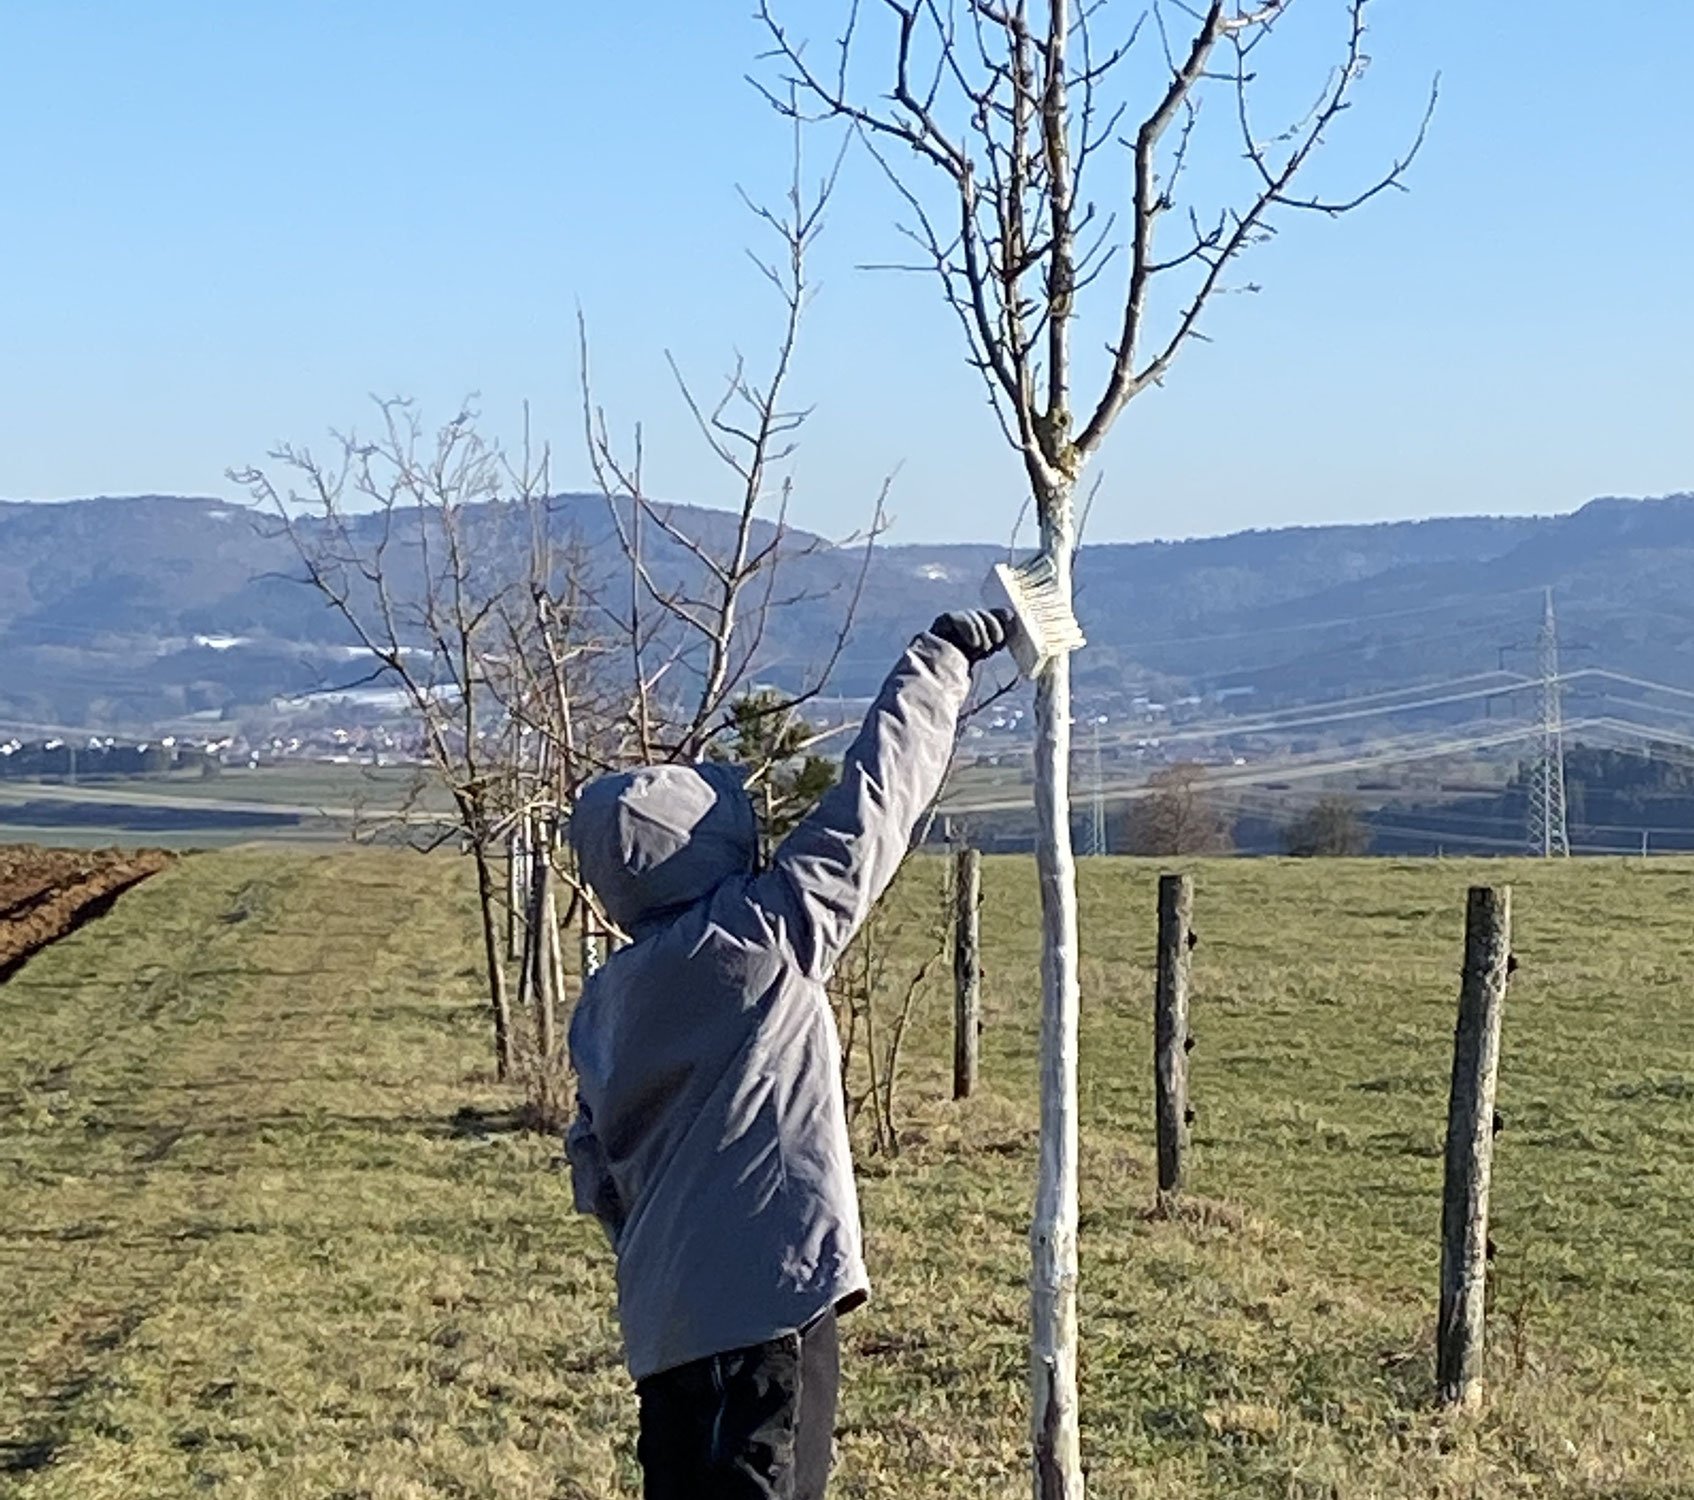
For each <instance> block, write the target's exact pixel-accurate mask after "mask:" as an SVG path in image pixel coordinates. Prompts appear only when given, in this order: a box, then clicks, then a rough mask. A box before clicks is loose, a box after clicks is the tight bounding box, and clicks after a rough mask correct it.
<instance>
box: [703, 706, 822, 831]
mask: <svg viewBox="0 0 1694 1500" xmlns="http://www.w3.org/2000/svg"><path fill="white" fill-rule="evenodd" d="M728 728H729V731H730V733H729V737H728V738H727V740H721V741H718V742H716V743H715V744H714V745H713V747H712V749H711V751H710V752H709V753H710V754H711V755H712V757H713V758H714V759H717V760H724V761H729V762H731V763H733V764H735V765H741V766H745V767H747V792H748V795H749V796H751V797H752V799H753V806H754V808H755V810H756V811H757V812H758V815H759V837H760V841H761V843H762V844H763V846H764V849H765V851H766V852H767V853H768V852H769V851H770V849H772V848H773V847H774V846H775V845H777V844H778V843H780V842H781V841H782V839H783V837H784V835H786V834H787V833H788V831H789V830H790V829H791V828H793V827H794V825H795V824H796V823H798V822H799V821H800V819H801V818H803V817H805V815H806V814H807V813H808V812H809V811H811V808H812V805H813V804H814V803H815V802H816V801H817V800H818V798H819V797H821V796H823V794H824V793H825V792H827V791H828V790H829V789H830V788H831V787H832V786H834V785H835V779H836V777H837V775H838V774H839V771H838V768H837V766H836V763H835V762H834V761H833V760H831V759H830V758H829V757H828V756H827V755H819V754H817V753H816V752H815V751H814V750H813V749H812V746H813V745H815V744H816V743H817V740H818V730H817V727H816V726H815V725H812V724H809V723H807V722H806V720H805V719H803V718H801V717H800V715H799V714H798V713H796V712H795V710H794V708H793V707H792V706H791V705H790V704H789V703H788V701H787V699H786V698H784V697H783V695H782V694H781V693H778V692H776V691H775V690H774V689H771V688H757V689H754V690H753V691H751V692H747V693H743V694H742V695H741V696H740V697H739V698H737V699H735V700H734V701H733V702H732V703H731V704H730V705H729V724H728Z"/></svg>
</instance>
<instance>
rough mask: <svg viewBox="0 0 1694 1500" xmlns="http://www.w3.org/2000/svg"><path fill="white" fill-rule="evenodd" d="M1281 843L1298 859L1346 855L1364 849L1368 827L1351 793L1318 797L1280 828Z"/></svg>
mask: <svg viewBox="0 0 1694 1500" xmlns="http://www.w3.org/2000/svg"><path fill="white" fill-rule="evenodd" d="M1282 847H1283V851H1284V852H1285V853H1287V854H1292V855H1294V856H1295V857H1296V858H1298V859H1314V858H1325V857H1327V858H1332V859H1346V858H1350V857H1353V856H1355V855H1360V854H1365V853H1368V852H1369V850H1370V829H1369V828H1368V827H1367V826H1366V825H1365V820H1364V819H1363V818H1362V817H1361V816H1360V815H1359V804H1358V803H1357V802H1355V801H1354V800H1353V799H1352V798H1351V797H1348V796H1345V795H1342V794H1339V793H1337V794H1335V795H1333V796H1328V797H1320V798H1318V800H1317V801H1316V802H1314V803H1313V804H1312V805H1311V806H1310V807H1308V808H1307V809H1306V810H1305V811H1304V812H1303V813H1300V814H1299V815H1298V816H1296V817H1294V818H1292V819H1290V820H1289V822H1288V823H1287V825H1286V826H1285V827H1284V828H1283V830H1282Z"/></svg>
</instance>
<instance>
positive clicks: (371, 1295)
mask: <svg viewBox="0 0 1694 1500" xmlns="http://www.w3.org/2000/svg"><path fill="white" fill-rule="evenodd" d="M1083 873H1084V881H1083V897H1084V930H1085V934H1086V937H1085V954H1084V962H1085V974H1084V977H1085V986H1086V999H1085V1017H1084V1059H1085V1063H1084V1075H1083V1104H1084V1131H1083V1156H1084V1174H1085V1176H1084V1192H1083V1202H1084V1215H1083V1225H1082V1249H1083V1293H1082V1309H1083V1340H1084V1362H1083V1384H1084V1398H1085V1434H1084V1446H1085V1454H1086V1458H1087V1462H1088V1465H1089V1468H1090V1471H1091V1484H1092V1487H1093V1492H1094V1493H1095V1494H1097V1495H1101V1496H1119V1495H1122V1496H1148V1497H1152V1496H1171V1497H1174V1496H1178V1495H1181V1496H1218V1497H1222V1496H1249V1495H1251V1496H1272V1495H1275V1496H1287V1495H1292V1496H1330V1495H1334V1496H1345V1497H1352V1496H1374V1495H1381V1496H1407V1497H1409V1496H1429V1495H1443V1496H1446V1495H1451V1496H1461V1495H1463V1496H1482V1497H1505V1496H1520V1495H1521V1496H1531V1495H1536V1496H1540V1495H1591V1496H1601V1495H1606V1496H1623V1495H1628V1496H1634V1497H1641V1500H1645V1497H1649V1496H1670V1495H1681V1494H1694V1418H1691V1416H1690V1408H1691V1407H1694V1356H1691V1354H1690V1352H1689V1351H1690V1349H1691V1348H1694V1256H1690V1254H1689V1253H1688V1248H1687V1227H1686V1226H1687V1223H1688V1218H1689V1215H1690V1212H1691V1211H1694V1027H1691V1026H1690V1024H1689V1023H1690V1019H1691V1018H1690V1014H1689V1012H1690V1009H1691V1005H1690V998H1689V982H1688V978H1687V975H1688V970H1689V965H1688V962H1687V960H1688V958H1689V956H1690V951H1691V949H1694V934H1691V933H1690V931H1689V926H1688V923H1687V921H1686V915H1685V914H1686V913H1687V912H1688V910H1689V904H1690V898H1691V897H1694V864H1689V863H1682V862H1672V861H1664V862H1659V861H1655V862H1653V863H1651V864H1650V865H1647V866H1641V865H1640V864H1638V863H1637V864H1632V865H1625V864H1622V863H1617V864H1597V863H1589V862H1582V863H1576V864H1570V865H1562V866H1544V865H1534V866H1530V865H1507V864H1499V863H1490V864H1486V865H1483V864H1478V865H1466V864H1461V863H1456V862H1429V863H1423V864H1387V863H1382V862H1358V863H1329V862H1319V863H1312V864H1303V865H1302V864H1284V863H1271V862H1240V863H1220V864H1203V865H1200V866H1197V867H1196V876H1197V913H1196V925H1197V927H1198V929H1199V931H1200V933H1201V939H1202V941H1201V945H1200V948H1199V950H1198V952H1197V954H1196V964H1195V998H1194V1025H1195V1030H1196V1033H1197V1035H1198V1037H1199V1044H1198V1047H1197V1049H1196V1051H1195V1053H1194V1057H1193V1070H1194V1077H1193V1086H1194V1096H1195V1103H1196V1106H1197V1109H1198V1111H1199V1117H1198V1120H1197V1122H1196V1132H1197V1134H1196V1143H1195V1149H1194V1154H1193V1160H1192V1181H1193V1197H1192V1198H1191V1200H1190V1202H1189V1204H1188V1206H1187V1207H1186V1208H1185V1209H1184V1210H1183V1211H1181V1212H1179V1213H1177V1214H1175V1215H1173V1216H1169V1217H1165V1218H1159V1217H1156V1216H1152V1215H1150V1214H1149V1213H1148V1210H1149V1208H1150V1206H1151V1202H1152V1198H1153V1193H1152V1187H1151V1175H1150V1160H1149V1151H1148V1149H1147V1147H1148V1143H1147V1134H1148V1132H1147V1128H1146V1121H1147V1120H1148V1118H1149V1116H1150V1080H1151V1065H1150V1057H1149V1038H1148V1029H1149V1028H1148V1013H1149V1008H1150V1006H1149V1002H1150V995H1151V967H1150V959H1151V950H1152V932H1151V920H1150V915H1151V912H1152V909H1153V883H1154V880H1155V877H1156V874H1157V870H1156V868H1155V867H1153V866H1151V865H1146V864H1138V863H1134V862H1128V861H1090V862H1085V865H1084V872H1083ZM464 875H465V872H464V870H463V868H462V867H461V866H460V865H459V864H458V863H456V862H454V861H452V860H451V859H445V858H436V859H422V858H416V857H410V856H405V855H398V854H387V855H384V854H336V855H328V856H306V855H283V854H276V853H248V852H241V853H230V854H218V855H206V856H200V857H196V858H194V859H190V860H188V861H185V862H183V863H182V864H181V865H179V866H178V867H177V868H175V869H173V870H171V871H169V872H167V873H166V874H164V875H162V876H159V877H156V878H155V879H154V880H153V881H151V882H149V883H148V884H147V885H145V886H143V887H141V888H140V889H138V890H137V891H135V892H134V893H132V894H131V895H129V896H128V897H126V898H125V899H124V900H123V901H122V902H120V904H119V905H118V907H117V909H116V911H115V912H114V913H113V914H112V915H111V916H110V917H108V918H107V919H105V921H104V922H102V923H100V924H98V925H96V926H94V927H91V928H89V929H86V930H84V931H83V932H81V933H79V934H77V935H75V936H74V937H72V938H71V939H69V940H67V941H66V942H64V943H62V944H60V945H58V946H57V947H56V948H54V949H52V950H49V951H48V952H47V953H46V954H44V955H42V956H41V957H39V958H38V959H36V960H35V961H34V962H32V963H31V964H30V965H29V966H28V967H27V968H26V969H24V970H23V971H22V972H21V973H20V974H19V975H17V976H16V977H15V978H14V979H13V980H12V981H11V982H10V983H9V984H8V985H7V986H5V987H4V988H3V989H0V1205H3V1209H0V1278H3V1281H4V1285H5V1286H6V1288H7V1292H6V1295H5V1296H4V1297H3V1298H0V1495H4V1494H12V1493H16V1494H18V1495H22V1496H29V1497H31V1500H36V1497H43V1500H45V1497H53V1500H62V1497H64V1500H68V1497H72V1496H75V1497H84V1496H119V1495H123V1496H132V1495H149V1496H151V1495H158V1496H175V1495H190V1494H199V1493H204V1492H212V1493H227V1494H231V1495H254V1496H301V1497H305V1496H314V1497H320V1496H321V1497H327V1496H370V1497H411V1496H436V1495H442V1496H447V1495H457V1496H477V1497H482V1496H487V1497H494V1496H501V1497H506V1496H518V1497H531V1496H533V1497H579V1500H580V1497H600V1496H617V1495H634V1494H637V1493H638V1492H639V1485H638V1477H637V1475H636V1471H635V1467H634V1461H633V1419H634V1402H633V1398H632V1396H631V1394H630V1392H629V1390H628V1388H627V1384H626V1382H625V1380H624V1378H623V1376H622V1373H621V1370H620V1368H619V1365H618V1356H617V1343H616V1330H615V1325H614V1324H613V1322H612V1318H611V1279H610V1264H609V1254H608V1252H607V1251H606V1249H605V1247H604V1245H603V1243H602V1242H601V1241H600V1239H599V1237H598V1232H597V1231H596V1230H595V1229H594V1228H593V1226H591V1225H589V1224H587V1223H585V1222H584V1221H581V1220H579V1219H576V1218H574V1217H573V1216H572V1215H571V1214H570V1212H569V1195H568V1191H567V1185H566V1183H565V1181H564V1180H563V1178H562V1176H561V1174H560V1173H559V1172H558V1171H557V1170H556V1169H555V1166H554V1163H555V1160H556V1157H557V1149H556V1147H555V1146H554V1145H553V1144H552V1143H549V1142H547V1141H544V1140H539V1139H537V1138H534V1137H529V1136H524V1135H522V1134H519V1133H516V1132H514V1131H512V1130H510V1129H508V1128H507V1125H508V1123H509V1113H508V1112H509V1111H510V1110H511V1108H512V1106H513V1104H514V1103H515V1101H514V1100H513V1099H512V1098H511V1097H509V1096H508V1095H505V1094H503V1093H502V1092H501V1091H500V1090H498V1089H497V1088H496V1087H495V1086H494V1085H493V1084H492V1083H491V1082H490V1080H489V1077H488V1073H487V1070H486V1052H487V1047H486V1042H485V1037H484V1029H483V1020H482V1014H481V1011H480V1008H479V1007H478V1005H477V1003H476V982H475V954H474V949H473V946H472V933H471V928H470V925H469V922H468V904H467V890H466V883H465V880H464ZM938 877H939V866H938V865H937V864H936V863H933V862H925V861H920V862H918V863H917V864H916V865H915V866H914V868H913V869H912V871H911V872H909V875H908V877H907V879H906V882H905V886H904V889H903V891H902V893H901V896H900V900H901V902H902V904H905V905H907V906H908V907H909V908H910V909H913V910H917V909H919V908H918V907H917V906H916V903H919V902H926V901H928V900H929V899H931V892H932V882H934V881H935V880H936V879H937V878H938ZM1477 878H1486V879H1496V880H1498V879H1511V880H1512V881H1513V882H1514V884H1515V885H1516V919H1517V942H1516V947H1517V950H1518V952H1519V954H1520V956H1521V959H1522V968H1521V969H1520V971H1519V973H1518V975H1517V977H1516V978H1515V979H1514V981H1513V988H1512V993H1511V995H1510V997H1509V1000H1508V1012H1507V1023H1506V1028H1507V1030H1506V1048H1505V1055H1506V1061H1505V1067H1504V1075H1503V1081H1502V1089H1501V1109H1502V1113H1503V1114H1504V1116H1505V1118H1506V1130H1505V1132H1504V1133H1503V1134H1502V1136H1501V1138H1500V1143H1499V1154H1498V1159H1497V1178H1496V1230H1495V1237H1496V1239H1497V1240H1498V1242H1499V1246H1500V1249H1499V1255H1498V1258H1497V1261H1496V1284H1495V1306H1496V1310H1497V1311H1496V1318H1495V1340H1494V1349H1493V1351H1492V1353H1491V1355H1490V1370H1489V1375H1490V1379H1489V1398H1488V1402H1487V1404H1486V1405H1485V1407H1484V1408H1483V1410H1482V1411H1481V1412H1479V1413H1477V1414H1474V1415H1469V1416H1464V1417H1458V1418H1444V1417H1442V1416H1441V1415H1440V1414H1439V1413H1437V1412H1436V1411H1435V1410H1434V1409H1433V1407H1432V1406H1431V1405H1430V1403H1429V1401H1428V1391H1429V1387H1430V1384H1431V1381H1432V1375H1433V1356H1432V1348H1431V1343H1432V1324H1433V1288H1434V1281H1435V1270H1436V1258H1437V1246H1436V1229H1437V1224H1438V1219H1439V1184H1440V1161H1439V1146H1440V1140H1441V1132H1442V1126H1443V1109H1444V1092H1445V1085H1446V1073H1447V1067H1448V1062H1449V1048H1450V1042H1451V1028H1452V1015H1453V1001H1454V996H1455V994H1456V986H1457V975H1458V964H1459V957H1460V938H1461V928H1462V920H1463V896H1464V887H1465V885H1466V884H1467V883H1468V882H1469V881H1471V880H1473V879H1477ZM926 886H931V891H926V890H925V887H926ZM986 900H987V909H986V913H985V938H986V946H987V951H986V960H987V967H988V974H987V981H986V990H985V1003H986V1008H987V1018H988V1030H987V1033H986V1036H985V1038H984V1041H985V1047H984V1077H985V1087H984V1089H983V1092H982V1093H981V1095H980V1096H979V1097H978V1098H976V1099H974V1100H972V1101H970V1102H969V1103H968V1104H967V1105H965V1106H963V1107H958V1106H954V1105H953V1104H952V1103H951V1102H950V1101H948V1100H947V1099H946V1098H945V1094H946V1084H947V1056H948V1052H947V1036H946V1024H947V1022H946V1007H945V1004H944V997H943V996H941V995H940V994H939V993H937V994H936V995H935V996H934V997H933V998H932V1000H931V1001H930V1003H929V1006H928V1009H927V1010H926V1011H924V1012H923V1013H922V1014H921V1015H920V1017H919V1020H918V1024H917V1027H916V1030H915V1032H914V1034H913V1037H912V1041H911V1044H910V1050H909V1060H908V1064H907V1068H906V1072H905V1074H904V1078H903V1092H902V1101H903V1102H902V1105H901V1118H902V1123H903V1137H902V1140H903V1149H902V1151H901V1153H900V1155H899V1156H898V1157H897V1158H893V1159H890V1158H871V1159H867V1161H866V1162H865V1166H864V1173H863V1177H864V1199H865V1212H866V1218H867V1223H868V1228H869V1235H870V1252H871V1257H872V1270H873V1275H874V1276H875V1278H876V1282H877V1295H876V1297H875V1298H874V1299H873V1301H872V1303H871V1304H870V1306H869V1307H867V1308H866V1309H865V1310H864V1311H862V1312H860V1313H856V1314H854V1315H853V1317H852V1318H851V1319H850V1320H849V1322H848V1324H847V1325H846V1331H847V1337H846V1352H847V1387H846V1395H845V1400H844V1405H843V1409H842V1418H841V1433H840V1464H839V1469H838V1479H837V1491H836V1492H837V1493H839V1494H841V1495H843V1496H860V1497H894V1496H913V1495H922V1496H949V1497H950V1496H960V1497H963V1496H972V1497H977V1496H995V1497H999V1496H1015V1495H1022V1494H1025V1493H1027V1482H1026V1480H1025V1477H1024V1475H1025V1471H1024V1466H1023V1447H1024V1420H1025V1419H1024V1412H1023V1390H1024V1381H1025V1376H1024V1323H1025V1316H1026V1307H1025V1302H1026V1294H1025V1274H1026V1271H1025V1266H1026V1251H1025V1237H1026V1232H1027V1216H1028V1206H1029V1202H1030V1196H1031V1187H1032V1177H1033V1170H1034V1166H1033V1163H1034V1152H1033V1123H1034V1067H1033V1061H1034V1045H1035V1042H1034V1038H1035V1025H1034V1023H1035V1000H1034V994H1033V987H1032V977H1031V976H1032V960H1033V955H1034V944H1035V921H1034V910H1033V900H1034V892H1033V880H1032V878H1031V871H1030V870H1029V868H1028V866H1027V864H1026V863H1024V862H1022V861H1018V860H990V861H989V862H988V868H987V877H986ZM917 925H919V924H916V923H913V924H910V927H909V929H908V930H913V929H915V928H916V926H917Z"/></svg>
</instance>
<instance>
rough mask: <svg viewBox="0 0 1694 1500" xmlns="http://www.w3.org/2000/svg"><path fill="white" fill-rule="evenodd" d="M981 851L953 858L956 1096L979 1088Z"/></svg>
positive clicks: (965, 851) (965, 1095)
mask: <svg viewBox="0 0 1694 1500" xmlns="http://www.w3.org/2000/svg"><path fill="white" fill-rule="evenodd" d="M981 921H982V852H981V850H978V849H970V848H965V849H960V850H959V851H958V852H957V853H956V854H955V855H954V856H953V1097H954V1098H955V1099H968V1098H970V1096H971V1093H972V1091H973V1090H974V1089H975V1088H976V1069H977V1038H978V1035H979V1034H980V1032H981V1029H982V927H981Z"/></svg>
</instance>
